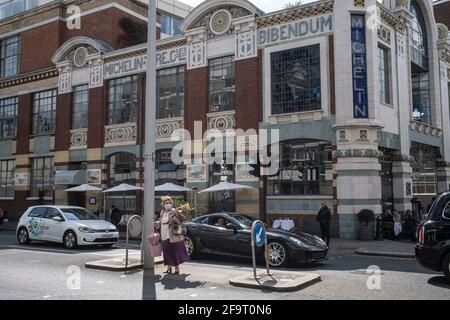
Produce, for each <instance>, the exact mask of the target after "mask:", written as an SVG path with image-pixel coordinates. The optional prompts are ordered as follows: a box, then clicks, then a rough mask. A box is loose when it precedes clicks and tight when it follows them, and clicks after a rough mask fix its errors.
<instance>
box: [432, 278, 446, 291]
mask: <svg viewBox="0 0 450 320" xmlns="http://www.w3.org/2000/svg"><path fill="white" fill-rule="evenodd" d="M428 284H431V285H432V286H435V287H439V288H444V289H450V281H448V280H447V279H446V278H445V277H433V278H431V279H430V280H428Z"/></svg>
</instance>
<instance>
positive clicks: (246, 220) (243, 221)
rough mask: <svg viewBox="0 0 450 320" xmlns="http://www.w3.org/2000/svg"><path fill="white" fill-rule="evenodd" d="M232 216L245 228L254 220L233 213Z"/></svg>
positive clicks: (249, 226) (250, 225)
mask: <svg viewBox="0 0 450 320" xmlns="http://www.w3.org/2000/svg"><path fill="white" fill-rule="evenodd" d="M233 218H234V219H235V220H236V221H237V222H238V223H239V225H240V226H241V227H243V228H245V229H250V228H251V227H252V224H253V221H254V220H252V219H251V218H250V217H247V216H242V215H234V216H233Z"/></svg>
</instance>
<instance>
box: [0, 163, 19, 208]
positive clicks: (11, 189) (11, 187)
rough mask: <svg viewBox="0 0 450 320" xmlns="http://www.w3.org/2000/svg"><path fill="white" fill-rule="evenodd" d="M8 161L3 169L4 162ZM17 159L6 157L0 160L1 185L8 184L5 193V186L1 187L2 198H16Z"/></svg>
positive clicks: (0, 195) (0, 196)
mask: <svg viewBox="0 0 450 320" xmlns="http://www.w3.org/2000/svg"><path fill="white" fill-rule="evenodd" d="M4 163H6V168H5V170H3V164H4ZM15 172H16V160H15V159H6V160H1V161H0V185H6V186H5V190H4V193H3V188H0V199H14V196H15V180H14V175H15Z"/></svg>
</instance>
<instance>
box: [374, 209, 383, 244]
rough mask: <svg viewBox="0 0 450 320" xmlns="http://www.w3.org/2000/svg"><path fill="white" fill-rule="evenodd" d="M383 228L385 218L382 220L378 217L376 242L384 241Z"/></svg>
mask: <svg viewBox="0 0 450 320" xmlns="http://www.w3.org/2000/svg"><path fill="white" fill-rule="evenodd" d="M382 228H383V218H381V216H380V215H378V216H377V218H376V236H375V240H376V241H383V231H382Z"/></svg>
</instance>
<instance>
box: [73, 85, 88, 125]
mask: <svg viewBox="0 0 450 320" xmlns="http://www.w3.org/2000/svg"><path fill="white" fill-rule="evenodd" d="M88 108H89V89H88V86H87V85H84V86H78V87H75V88H74V90H73V108H72V129H85V128H87V127H88Z"/></svg>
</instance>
